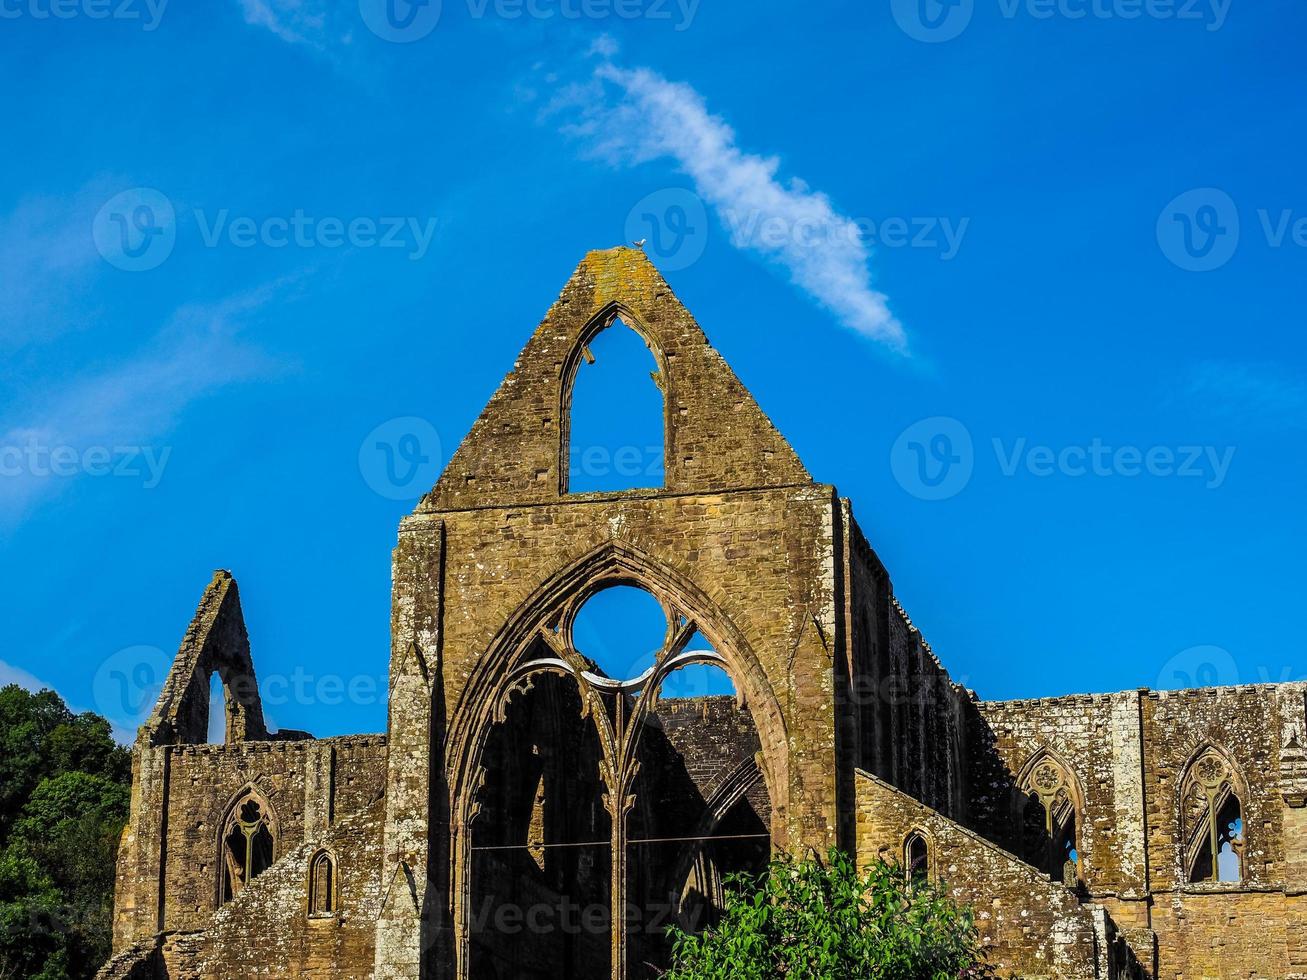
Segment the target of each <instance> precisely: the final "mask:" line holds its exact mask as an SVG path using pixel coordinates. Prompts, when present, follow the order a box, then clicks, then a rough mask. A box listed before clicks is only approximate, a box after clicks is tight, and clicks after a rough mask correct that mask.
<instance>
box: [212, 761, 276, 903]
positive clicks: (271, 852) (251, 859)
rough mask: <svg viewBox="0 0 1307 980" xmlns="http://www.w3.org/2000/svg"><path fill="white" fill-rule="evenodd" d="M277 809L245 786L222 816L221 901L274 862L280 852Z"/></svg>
mask: <svg viewBox="0 0 1307 980" xmlns="http://www.w3.org/2000/svg"><path fill="white" fill-rule="evenodd" d="M278 836H279V829H278V822H277V815H276V812H275V811H274V810H273V809H272V806H271V805H270V804H269V803H268V801H267V799H266V798H265V797H264V796H263V795H262V794H261V793H260V792H259V791H258V790H256V789H255V788H254V787H252V786H251V787H247V788H246V789H244V790H242V791H241V792H240V793H239V794H238V795H237V796H236V798H235V799H234V801H233V802H232V803H231V805H230V806H228V808H227V811H226V814H225V815H224V817H223V820H222V824H221V829H220V834H219V839H218V847H219V851H220V857H219V862H218V867H219V879H218V904H219V905H220V906H222V905H226V904H227V903H228V902H230V901H232V900H233V899H235V898H236V897H237V896H238V895H240V893H241V892H243V891H244V890H245V889H246V888H247V887H248V886H249V884H250V883H251V882H252V881H254V879H255V878H257V877H258V876H259V875H261V874H263V872H265V871H267V870H268V868H270V867H271V866H272V863H273V861H275V860H276V856H277V844H278Z"/></svg>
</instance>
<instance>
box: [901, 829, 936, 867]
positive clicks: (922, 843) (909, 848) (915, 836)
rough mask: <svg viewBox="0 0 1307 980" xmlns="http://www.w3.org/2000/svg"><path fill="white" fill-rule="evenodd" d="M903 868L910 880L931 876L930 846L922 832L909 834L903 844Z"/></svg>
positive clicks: (915, 831) (916, 831) (917, 831)
mask: <svg viewBox="0 0 1307 980" xmlns="http://www.w3.org/2000/svg"><path fill="white" fill-rule="evenodd" d="M903 867H904V869H905V870H906V871H907V873H908V877H909V878H917V877H919V876H923V875H929V874H930V844H929V842H928V841H927V840H926V835H925V834H923V833H922V832H921V831H920V830H914V831H913V832H912V833H910V834H908V839H907V840H906V841H904V843H903Z"/></svg>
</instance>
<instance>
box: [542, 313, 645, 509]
mask: <svg viewBox="0 0 1307 980" xmlns="http://www.w3.org/2000/svg"><path fill="white" fill-rule="evenodd" d="M596 355H598V356H596ZM578 416H579V417H578ZM559 418H560V425H559V433H560V437H561V439H560V445H559V457H560V458H559V480H560V488H559V489H560V491H561V492H562V493H584V492H617V491H622V490H632V489H637V488H660V487H663V486H664V485H665V484H666V479H667V476H666V460H667V457H668V454H669V452H670V451H671V431H670V430H671V426H670V421H669V413H668V408H667V364H666V359H665V358H664V357H663V355H662V352H661V351H660V350H659V348H658V347H657V346H656V345H655V344H654V342H653V340H652V339H651V337H650V334H649V331H648V330H647V329H646V328H645V326H644V325H643V324H642V323H641V322H640V321H639V319H638V318H636V317H635V316H634V315H633V314H632V313H631V311H630V310H628V309H626V308H624V307H622V306H619V305H611V306H609V307H608V308H607V309H606V310H604V311H603V312H602V313H601V314H600V315H599V316H597V317H595V318H594V319H593V320H592V321H591V322H590V324H589V325H588V326H587V327H586V329H585V330H584V331H582V333H581V336H580V339H579V340H578V342H577V344H576V346H575V347H574V348H573V350H572V352H571V354H570V355H569V357H568V358H567V360H566V362H565V363H564V366H563V375H562V389H561V393H560V399H559Z"/></svg>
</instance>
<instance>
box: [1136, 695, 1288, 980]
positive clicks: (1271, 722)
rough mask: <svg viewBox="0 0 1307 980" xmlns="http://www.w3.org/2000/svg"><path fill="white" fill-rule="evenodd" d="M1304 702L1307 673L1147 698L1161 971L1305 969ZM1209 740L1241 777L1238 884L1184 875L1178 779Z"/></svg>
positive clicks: (1224, 973)
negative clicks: (1291, 679) (1299, 746)
mask: <svg viewBox="0 0 1307 980" xmlns="http://www.w3.org/2000/svg"><path fill="white" fill-rule="evenodd" d="M1303 705H1304V701H1303V685H1301V684H1288V685H1256V686H1242V687H1228V688H1209V689H1203V690H1193V691H1178V692H1161V693H1158V692H1150V693H1148V694H1147V696H1146V697H1144V698H1143V699H1142V709H1143V711H1142V716H1143V731H1144V787H1145V793H1146V798H1147V801H1148V856H1149V865H1150V868H1151V871H1152V891H1153V900H1154V905H1153V928H1154V930H1155V931H1156V932H1157V937H1158V976H1159V977H1162V978H1167V980H1171V978H1180V977H1191V976H1220V977H1236V976H1292V975H1302V974H1303V973H1307V899H1305V898H1304V895H1303V893H1304V890H1307V881H1304V880H1303V878H1302V877H1301V867H1302V865H1301V854H1302V852H1303V848H1304V847H1307V842H1304V838H1303V835H1302V832H1301V831H1302V827H1303V823H1302V814H1303V809H1302V807H1301V797H1300V796H1299V795H1298V793H1299V792H1300V790H1301V781H1300V779H1299V777H1298V776H1297V775H1296V774H1297V773H1298V772H1299V771H1300V770H1298V769H1297V768H1296V762H1297V759H1296V753H1295V751H1294V749H1293V747H1292V746H1293V745H1294V743H1295V742H1297V743H1301V740H1302V732H1303V728H1304V723H1305V722H1307V716H1305V715H1304V707H1303ZM1208 746H1211V747H1215V748H1217V749H1219V750H1220V751H1221V752H1222V753H1224V754H1225V755H1226V756H1227V757H1228V758H1229V759H1230V761H1231V762H1232V763H1233V765H1234V767H1235V769H1236V771H1237V774H1238V776H1239V777H1240V779H1241V780H1242V781H1243V783H1244V791H1245V798H1244V799H1242V800H1241V803H1242V809H1243V826H1244V834H1245V844H1244V860H1243V881H1241V882H1239V883H1237V884H1230V883H1214V882H1202V883H1187V882H1186V881H1185V874H1184V870H1183V867H1182V863H1181V857H1180V845H1179V841H1178V839H1177V835H1178V828H1179V826H1180V800H1179V798H1178V794H1179V788H1178V787H1179V784H1180V781H1181V779H1182V778H1183V775H1184V772H1185V769H1186V766H1187V765H1188V764H1189V762H1190V761H1191V760H1192V759H1193V758H1194V756H1195V755H1196V753H1198V752H1199V751H1200V750H1202V749H1204V748H1205V747H1208ZM1292 803H1298V804H1299V806H1297V807H1295V806H1292V805H1291V804H1292Z"/></svg>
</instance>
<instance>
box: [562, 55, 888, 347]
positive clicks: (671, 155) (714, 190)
mask: <svg viewBox="0 0 1307 980" xmlns="http://www.w3.org/2000/svg"><path fill="white" fill-rule="evenodd" d="M592 51H593V53H597V54H599V55H600V56H602V57H603V58H604V59H605V60H603V61H602V63H601V64H599V66H598V67H597V68H596V69H595V70H594V73H593V75H592V77H591V78H590V79H589V81H588V82H587V83H586V84H584V85H581V86H576V87H572V88H570V89H566V90H564V92H563V94H562V95H561V96H560V99H559V100H558V101H557V102H556V103H555V104H554V106H552V107H551V111H557V110H559V109H562V108H567V109H568V110H569V116H570V117H571V119H573V120H575V118H576V113H577V112H579V113H580V121H579V122H577V121H569V122H567V123H565V124H564V126H563V129H564V130H565V131H566V132H569V133H571V134H573V135H575V136H578V137H580V138H582V139H583V140H585V141H586V143H587V144H588V145H589V147H590V149H591V150H592V151H593V152H594V153H595V154H597V155H598V156H600V157H601V158H603V159H605V160H607V161H609V162H611V163H613V164H617V165H626V164H632V165H633V164H640V163H645V162H648V161H651V160H659V159H667V160H671V161H672V162H673V163H674V164H675V166H676V167H677V168H678V169H679V170H680V171H681V172H683V173H684V174H686V175H687V176H688V177H689V178H690V179H691V181H692V182H693V183H694V187H695V190H696V191H697V193H698V194H699V196H700V197H702V198H703V199H704V200H705V201H706V202H707V203H708V204H709V205H710V206H711V207H712V208H713V209H714V211H716V213H717V215H718V217H719V218H720V219H721V220H722V222H723V224H724V225H726V227H727V228H728V229H729V230H730V234H731V240H732V244H734V245H735V246H736V247H737V248H740V249H742V250H745V251H749V252H753V253H755V254H757V255H760V256H762V257H763V258H765V259H766V260H768V261H769V262H772V263H774V264H775V265H777V266H778V267H780V268H781V269H783V270H785V271H786V272H787V273H788V274H789V276H790V279H791V280H792V281H793V282H794V284H795V285H796V286H798V287H799V288H800V289H801V290H803V291H804V292H806V293H807V294H808V295H809V296H810V297H812V298H813V299H814V300H815V301H816V302H817V303H818V304H820V305H821V306H822V307H824V308H825V309H827V310H828V311H830V312H831V313H833V314H834V315H835V317H836V318H837V319H838V320H839V321H840V322H841V323H842V324H844V325H845V326H846V327H848V328H850V329H851V330H855V331H857V332H858V333H860V334H863V335H864V336H867V337H870V338H872V339H873V340H877V341H880V342H881V343H884V344H886V345H887V346H889V347H890V348H892V349H894V350H897V351H900V352H904V353H906V351H907V336H906V334H905V332H904V330H903V326H902V325H901V324H900V323H899V321H898V319H897V318H896V317H895V316H894V314H893V313H892V312H891V311H890V308H889V302H888V299H887V298H886V296H885V295H884V294H883V293H881V292H878V291H877V290H876V289H874V288H873V287H872V281H871V268H870V258H871V257H870V253H869V252H868V249H867V246H866V244H865V242H864V240H863V237H862V235H861V233H860V229H859V228H858V226H857V224H856V223H855V222H854V221H853V220H852V219H850V218H848V217H846V216H845V215H843V214H841V213H840V212H839V211H838V210H837V209H836V207H835V206H834V204H833V203H832V202H831V200H830V198H829V197H828V196H827V195H826V194H824V193H822V192H821V191H818V190H814V189H813V188H811V187H809V186H808V185H807V184H805V183H803V181H801V180H798V179H790V180H788V181H782V180H781V179H780V177H779V176H778V172H779V170H780V162H779V161H778V160H777V159H776V158H775V157H764V156H759V155H757V154H754V153H748V152H746V151H744V150H742V149H741V148H740V146H739V145H738V142H737V138H736V135H735V131H734V130H733V129H732V128H731V127H730V126H729V125H728V124H727V123H726V122H725V120H723V119H722V118H721V117H720V116H714V115H712V114H711V113H710V112H709V111H708V107H707V105H706V103H705V101H704V98H703V96H701V95H700V94H699V93H698V92H697V91H696V90H695V89H694V88H692V87H691V86H689V85H687V84H684V83H681V82H673V81H669V80H668V79H666V78H664V77H663V76H662V75H660V74H658V73H657V72H655V71H653V70H651V69H649V68H633V69H628V68H623V67H620V66H618V65H616V64H614V63H613V62H612V61H611V60H609V58H610V56H611V55H612V54H614V53H615V51H616V47H615V45H614V44H613V43H612V42H610V41H609V42H605V43H602V44H599V43H597V44H596V45H595V46H594V47H593V48H592Z"/></svg>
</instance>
